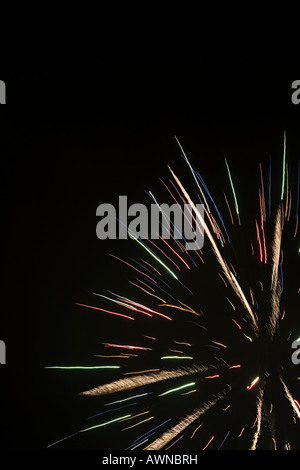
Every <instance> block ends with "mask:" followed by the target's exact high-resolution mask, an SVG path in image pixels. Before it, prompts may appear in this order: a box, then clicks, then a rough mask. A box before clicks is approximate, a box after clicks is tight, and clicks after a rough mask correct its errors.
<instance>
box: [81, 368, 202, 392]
mask: <svg viewBox="0 0 300 470" xmlns="http://www.w3.org/2000/svg"><path fill="white" fill-rule="evenodd" d="M209 368H211V366H210V367H207V366H197V367H196V366H194V367H188V368H185V369H177V370H171V371H166V370H163V371H160V372H157V373H151V374H146V375H144V374H140V375H135V376H133V377H126V378H123V379H119V380H116V381H114V382H110V383H107V384H104V385H100V386H99V387H94V388H92V389H90V390H86V391H84V392H81V395H91V396H99V395H107V394H110V393H115V392H119V391H126V390H131V389H133V388H137V387H141V386H143V385H149V384H152V383H157V382H160V381H162V380H168V379H173V378H179V377H183V376H185V375H192V374H196V373H198V372H204V371H205V370H208V369H209Z"/></svg>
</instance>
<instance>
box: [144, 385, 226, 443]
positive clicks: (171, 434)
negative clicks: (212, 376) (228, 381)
mask: <svg viewBox="0 0 300 470" xmlns="http://www.w3.org/2000/svg"><path fill="white" fill-rule="evenodd" d="M229 390H231V387H230V386H229V385H227V391H226V392H223V393H221V394H218V395H216V396H213V397H212V398H211V399H210V400H209V401H207V402H206V403H204V404H203V405H202V407H201V408H200V409H197V410H195V411H194V413H192V414H190V415H188V416H187V417H186V418H184V419H183V420H182V421H180V422H179V423H178V424H176V425H175V426H174V427H173V428H171V429H170V430H168V431H166V432H165V433H163V434H162V435H161V436H160V437H158V438H157V439H155V441H153V442H152V443H151V444H149V445H148V446H147V447H144V450H160V449H162V448H163V447H165V446H166V445H167V444H168V442H170V441H172V440H173V439H174V438H175V437H176V436H178V434H180V433H181V432H182V431H184V429H185V428H187V427H188V426H189V425H190V424H192V423H193V422H194V421H195V420H196V419H198V418H199V417H200V416H202V415H203V414H204V413H205V412H206V411H207V410H209V409H210V408H211V407H212V406H214V405H215V404H216V403H217V402H218V401H219V400H221V399H222V398H224V396H225V395H226V394H227V393H228V391H229Z"/></svg>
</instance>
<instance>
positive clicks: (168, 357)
mask: <svg viewBox="0 0 300 470" xmlns="http://www.w3.org/2000/svg"><path fill="white" fill-rule="evenodd" d="M161 359H193V357H192V356H162V357H161Z"/></svg>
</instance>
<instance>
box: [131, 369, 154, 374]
mask: <svg viewBox="0 0 300 470" xmlns="http://www.w3.org/2000/svg"><path fill="white" fill-rule="evenodd" d="M158 371H160V369H147V370H139V371H136V372H124V373H123V375H133V374H146V373H147V372H158Z"/></svg>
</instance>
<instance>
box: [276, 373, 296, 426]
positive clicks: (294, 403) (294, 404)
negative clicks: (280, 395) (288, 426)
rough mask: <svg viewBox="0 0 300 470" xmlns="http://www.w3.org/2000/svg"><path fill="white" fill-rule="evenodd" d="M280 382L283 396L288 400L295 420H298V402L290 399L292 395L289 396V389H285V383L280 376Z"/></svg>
mask: <svg viewBox="0 0 300 470" xmlns="http://www.w3.org/2000/svg"><path fill="white" fill-rule="evenodd" d="M280 381H281V383H282V385H283V388H284V391H285V395H286V397H287V399H288V400H289V402H290V404H291V406H292V408H293V410H294V412H295V414H296V415H297V418H298V419H300V407H299V402H298V401H297V400H295V399H294V398H293V397H292V395H291V393H290V391H289V389H288V387H287V385H286V383H285V382H284V380H283V378H282V376H281V375H280Z"/></svg>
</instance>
